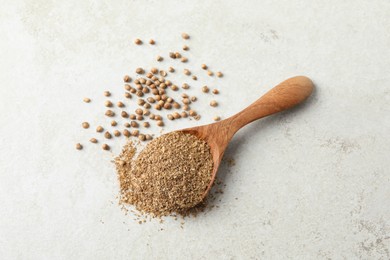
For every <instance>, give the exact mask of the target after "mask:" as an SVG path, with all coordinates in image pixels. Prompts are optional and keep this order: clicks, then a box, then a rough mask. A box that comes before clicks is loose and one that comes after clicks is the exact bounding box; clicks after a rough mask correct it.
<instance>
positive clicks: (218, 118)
mask: <svg viewBox="0 0 390 260" xmlns="http://www.w3.org/2000/svg"><path fill="white" fill-rule="evenodd" d="M213 120H214V121H219V120H221V117H219V116H215V117H214V118H213Z"/></svg>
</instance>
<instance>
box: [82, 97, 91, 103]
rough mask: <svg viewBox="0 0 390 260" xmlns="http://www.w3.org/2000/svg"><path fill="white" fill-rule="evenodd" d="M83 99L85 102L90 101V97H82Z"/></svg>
mask: <svg viewBox="0 0 390 260" xmlns="http://www.w3.org/2000/svg"><path fill="white" fill-rule="evenodd" d="M83 101H84V102H85V103H89V102H91V99H90V98H84V99H83Z"/></svg>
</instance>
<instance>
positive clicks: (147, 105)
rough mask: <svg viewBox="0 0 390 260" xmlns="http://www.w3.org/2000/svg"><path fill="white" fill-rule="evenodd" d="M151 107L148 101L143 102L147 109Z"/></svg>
mask: <svg viewBox="0 0 390 260" xmlns="http://www.w3.org/2000/svg"><path fill="white" fill-rule="evenodd" d="M151 107H152V106H151V105H150V104H149V103H145V104H144V108H147V109H148V108H151Z"/></svg>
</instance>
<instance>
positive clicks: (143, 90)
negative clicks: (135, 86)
mask: <svg viewBox="0 0 390 260" xmlns="http://www.w3.org/2000/svg"><path fill="white" fill-rule="evenodd" d="M149 92H150V90H149V88H147V87H143V88H142V93H145V94H146V93H149Z"/></svg>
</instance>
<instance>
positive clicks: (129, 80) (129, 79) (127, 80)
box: [123, 75, 131, 82]
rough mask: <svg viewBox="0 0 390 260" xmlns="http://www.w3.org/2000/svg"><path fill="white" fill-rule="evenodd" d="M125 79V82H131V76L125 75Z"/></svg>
mask: <svg viewBox="0 0 390 260" xmlns="http://www.w3.org/2000/svg"><path fill="white" fill-rule="evenodd" d="M123 81H124V82H131V77H130V76H129V75H125V76H124V77H123Z"/></svg>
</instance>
